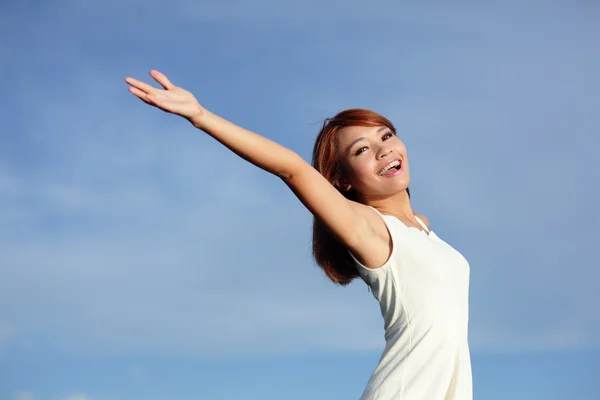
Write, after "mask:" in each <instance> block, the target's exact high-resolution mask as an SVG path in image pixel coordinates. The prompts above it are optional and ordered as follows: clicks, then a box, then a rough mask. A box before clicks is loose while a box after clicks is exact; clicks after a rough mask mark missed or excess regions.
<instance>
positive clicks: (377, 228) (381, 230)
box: [350, 202, 392, 269]
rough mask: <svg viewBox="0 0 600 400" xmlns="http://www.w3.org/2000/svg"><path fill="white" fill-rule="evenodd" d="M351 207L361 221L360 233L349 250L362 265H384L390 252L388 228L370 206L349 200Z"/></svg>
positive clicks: (390, 241) (371, 267)
mask: <svg viewBox="0 0 600 400" xmlns="http://www.w3.org/2000/svg"><path fill="white" fill-rule="evenodd" d="M351 204H352V207H353V208H354V210H355V211H356V213H357V214H358V215H360V220H362V221H363V224H362V227H361V228H360V235H359V238H360V240H358V241H357V242H356V243H354V244H353V245H352V246H351V247H350V250H351V251H352V254H354V256H355V257H356V258H357V259H358V261H360V263H361V264H362V265H364V266H365V267H367V268H369V269H376V268H379V267H381V266H382V265H384V264H385V263H386V262H387V260H388V258H389V257H390V255H391V252H392V238H391V235H390V232H389V231H388V228H387V226H386V224H385V222H384V221H383V219H382V218H381V216H380V215H379V214H378V213H377V211H375V210H373V209H372V208H370V207H368V206H365V205H364V204H361V203H356V202H351Z"/></svg>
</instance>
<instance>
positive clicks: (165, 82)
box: [150, 69, 175, 90]
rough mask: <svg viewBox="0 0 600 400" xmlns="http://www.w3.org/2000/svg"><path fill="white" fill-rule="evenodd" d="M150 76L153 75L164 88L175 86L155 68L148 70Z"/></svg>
mask: <svg viewBox="0 0 600 400" xmlns="http://www.w3.org/2000/svg"><path fill="white" fill-rule="evenodd" d="M150 76H151V77H153V78H154V79H155V80H156V82H158V83H160V85H161V86H162V87H163V88H165V89H166V90H169V89H172V88H173V87H174V86H175V85H173V84H172V83H171V82H170V81H169V79H168V78H167V77H166V76H165V75H164V74H163V73H161V72H158V71H157V70H155V69H153V70H152V71H150Z"/></svg>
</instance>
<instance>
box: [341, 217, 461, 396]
mask: <svg viewBox="0 0 600 400" xmlns="http://www.w3.org/2000/svg"><path fill="white" fill-rule="evenodd" d="M371 208H372V207H371ZM373 210H375V211H376V212H377V214H379V215H380V216H381V218H382V219H383V221H384V222H385V225H386V227H387V229H388V231H389V233H390V236H391V240H392V251H391V255H390V257H389V258H388V260H387V261H386V262H385V264H384V265H382V266H381V267H379V268H376V269H368V268H366V267H365V266H363V265H362V264H361V263H360V262H359V261H358V260H357V259H356V258H355V257H354V255H352V253H351V252H350V255H351V256H352V258H353V259H354V262H355V264H356V267H357V269H358V272H359V275H360V277H361V278H362V279H363V281H364V282H365V283H366V284H367V285H368V286H369V287H370V289H371V292H372V294H373V296H374V297H375V298H376V299H377V301H378V302H379V304H380V308H381V314H382V316H383V320H384V328H385V348H384V350H383V354H382V355H381V358H380V360H379V364H378V365H377V367H376V368H375V371H374V372H373V375H372V376H371V378H370V379H369V382H368V384H367V387H366V388H365V390H364V392H363V394H362V397H361V400H392V399H393V400H471V399H472V398H473V394H472V375H471V360H470V354H469V345H468V342H467V338H468V321H469V306H468V297H469V294H468V292H469V264H468V262H467V260H466V259H465V258H464V257H463V256H462V255H461V254H460V253H459V252H458V251H456V250H455V249H453V248H452V247H451V246H450V245H448V244H447V243H446V242H444V241H443V240H442V239H440V238H439V237H438V236H437V235H436V234H435V233H434V232H433V231H428V230H427V227H426V226H425V224H423V222H422V221H421V220H419V219H418V222H419V223H420V224H421V225H422V226H423V229H425V231H427V232H428V233H427V232H425V231H421V230H419V229H417V228H414V227H408V226H406V225H404V224H403V223H402V222H401V221H400V220H399V219H397V218H396V217H394V216H391V215H383V214H381V213H380V212H379V211H377V210H376V209H375V208H373Z"/></svg>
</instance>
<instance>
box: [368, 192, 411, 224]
mask: <svg viewBox="0 0 600 400" xmlns="http://www.w3.org/2000/svg"><path fill="white" fill-rule="evenodd" d="M361 203H363V204H366V205H369V206H371V207H374V208H376V209H377V210H379V212H381V213H382V214H389V215H393V216H395V217H398V218H400V219H401V220H409V221H412V220H414V219H415V218H414V215H415V214H414V212H413V209H412V207H411V205H410V198H409V197H408V193H407V192H406V190H403V191H401V192H400V193H397V194H395V195H393V196H391V197H386V198H383V199H364V201H361Z"/></svg>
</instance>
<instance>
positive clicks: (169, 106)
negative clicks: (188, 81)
mask: <svg viewBox="0 0 600 400" xmlns="http://www.w3.org/2000/svg"><path fill="white" fill-rule="evenodd" d="M150 76H152V77H153V78H154V79H155V80H156V81H157V82H158V83H159V84H160V85H161V86H162V87H163V89H157V88H155V87H153V86H151V85H149V84H147V83H144V82H140V81H138V80H136V79H133V78H126V79H125V82H127V83H128V84H129V85H130V87H129V91H130V92H131V93H133V94H134V95H135V96H137V97H139V98H140V99H142V100H143V101H144V102H146V103H148V104H150V105H153V106H155V107H158V108H160V109H161V110H164V111H166V112H170V113H172V114H177V115H181V116H182V117H184V118H192V117H193V116H194V115H197V114H199V113H201V112H202V106H200V104H198V101H197V100H196V98H195V97H194V95H193V94H192V93H190V92H188V91H187V90H185V89H183V88H180V87H177V86H175V85H173V84H172V83H171V82H170V81H169V80H168V79H167V77H166V76H165V75H163V74H161V73H160V72H158V71H154V70H153V71H150Z"/></svg>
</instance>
